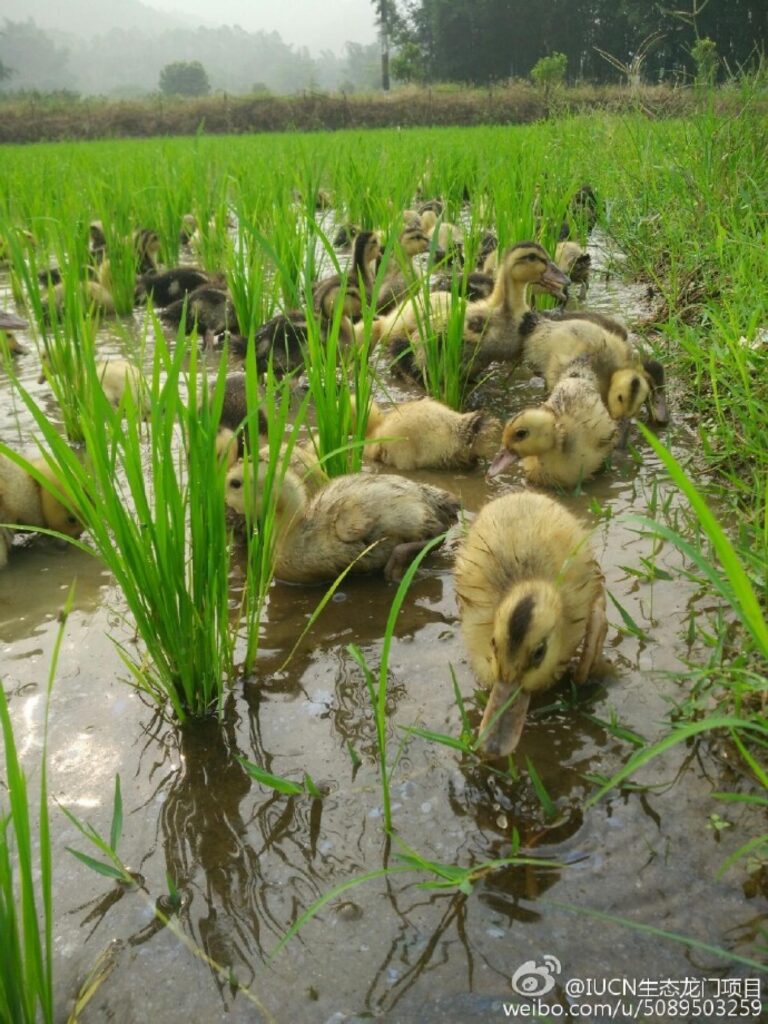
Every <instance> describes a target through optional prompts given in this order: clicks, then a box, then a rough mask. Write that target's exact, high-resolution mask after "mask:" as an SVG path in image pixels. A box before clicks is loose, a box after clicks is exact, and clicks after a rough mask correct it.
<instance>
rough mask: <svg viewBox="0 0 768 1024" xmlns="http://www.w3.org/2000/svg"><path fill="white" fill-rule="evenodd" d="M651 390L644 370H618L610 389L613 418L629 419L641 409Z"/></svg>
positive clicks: (609, 407)
mask: <svg viewBox="0 0 768 1024" xmlns="http://www.w3.org/2000/svg"><path fill="white" fill-rule="evenodd" d="M650 392H651V388H650V385H649V383H648V377H647V375H646V374H645V373H644V372H643V371H642V370H634V369H623V370H616V372H615V373H614V374H613V376H612V377H611V383H610V387H609V389H608V400H607V402H606V405H607V406H608V412H609V413H610V414H611V416H612V417H613V419H615V420H620V419H629V418H630V417H631V416H634V415H636V413H638V412H639V411H640V408H641V407H642V405H643V403H644V402H645V401H646V400H647V398H648V396H649V394H650Z"/></svg>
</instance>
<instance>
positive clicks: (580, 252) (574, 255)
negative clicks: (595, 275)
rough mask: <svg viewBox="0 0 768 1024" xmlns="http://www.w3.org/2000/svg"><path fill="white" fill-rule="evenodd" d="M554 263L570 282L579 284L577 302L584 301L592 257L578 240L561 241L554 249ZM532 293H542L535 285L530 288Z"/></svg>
mask: <svg viewBox="0 0 768 1024" xmlns="http://www.w3.org/2000/svg"><path fill="white" fill-rule="evenodd" d="M555 263H556V264H557V266H558V267H560V269H561V270H562V272H563V273H564V274H567V275H568V277H569V278H570V279H571V284H578V285H579V294H578V299H579V302H584V301H585V299H586V297H587V290H588V288H589V275H590V269H591V266H592V257H591V256H590V255H589V253H588V252H587V251H586V249H583V248H582V247H581V246H580V245H579V243H578V242H570V241H567V240H566V241H562V242H558V243H557V248H556V249H555ZM531 292H532V293H533V294H534V295H540V294H542V291H541V289H540V288H538V287H537V286H534V287H533V288H532V289H531Z"/></svg>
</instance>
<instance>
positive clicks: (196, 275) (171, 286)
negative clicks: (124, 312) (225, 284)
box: [133, 267, 211, 309]
mask: <svg viewBox="0 0 768 1024" xmlns="http://www.w3.org/2000/svg"><path fill="white" fill-rule="evenodd" d="M210 284H211V279H210V277H209V275H208V274H206V273H205V271H203V270H198V269H197V267H172V268H171V269H170V270H164V271H162V272H157V271H150V272H149V273H147V274H140V275H139V277H138V278H137V280H136V288H135V290H134V295H133V298H134V302H135V303H136V304H137V305H138V304H140V303H144V302H146V300H147V299H148V298H150V299H152V304H153V305H154V306H155V307H156V308H158V309H161V308H162V307H163V306H170V304H171V303H172V302H176V301H177V300H178V299H183V298H184V296H185V295H189V294H190V292H193V291H195V289H196V288H204V287H206V286H210Z"/></svg>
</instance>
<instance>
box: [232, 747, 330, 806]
mask: <svg viewBox="0 0 768 1024" xmlns="http://www.w3.org/2000/svg"><path fill="white" fill-rule="evenodd" d="M237 760H238V761H239V762H240V764H241V765H242V766H243V768H245V770H246V772H247V773H248V774H249V775H250V777H251V778H252V779H255V780H256V782H259V783H261V785H262V786H267V788H268V789H273V790H274V791H275V792H276V793H282V794H283V796H309V797H311V798H312V799H313V800H322V798H323V793H322V791H321V790H320V789H319V788H318V787H317V785H316V783H315V782H314V780H313V779H312V776H311V775H310V774H309V772H304V778H303V779H302V781H301V782H293V781H292V780H291V779H284V778H283V777H282V776H281V775H273V774H272V773H271V772H266V771H264V769H263V768H260V767H259V766H258V765H257V764H254V763H253V762H252V761H249V760H248V759H247V758H245V757H239V758H238V759H237Z"/></svg>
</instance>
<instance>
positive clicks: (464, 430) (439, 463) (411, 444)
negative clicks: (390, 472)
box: [365, 398, 501, 470]
mask: <svg viewBox="0 0 768 1024" xmlns="http://www.w3.org/2000/svg"><path fill="white" fill-rule="evenodd" d="M500 433H501V424H500V423H499V421H498V420H497V419H495V418H494V417H493V416H489V415H488V414H487V413H484V412H465V413H460V412H456V411H455V410H453V409H450V408H449V407H448V406H447V405H443V403H442V402H436V401H435V400H434V399H432V398H420V399H418V400H417V401H414V402H402V403H401V404H400V405H396V406H394V407H393V408H392V409H391V410H389V411H388V412H386V413H384V412H382V411H381V409H380V408H379V407H378V406H377V405H376V403H375V402H374V403H373V404H372V405H371V409H370V412H369V413H368V425H367V428H366V438H367V439H368V440H369V441H375V442H376V443H375V444H367V445H366V446H365V457H366V458H367V459H369V460H370V461H371V462H380V463H381V464H382V465H384V466H391V467H392V468H393V469H399V470H409V469H430V468H433V469H467V468H469V467H471V466H474V465H475V464H476V463H477V462H478V460H479V459H483V458H488V459H489V458H491V457H492V456H493V453H494V452H495V451H496V448H497V446H498V442H499V435H500Z"/></svg>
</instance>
